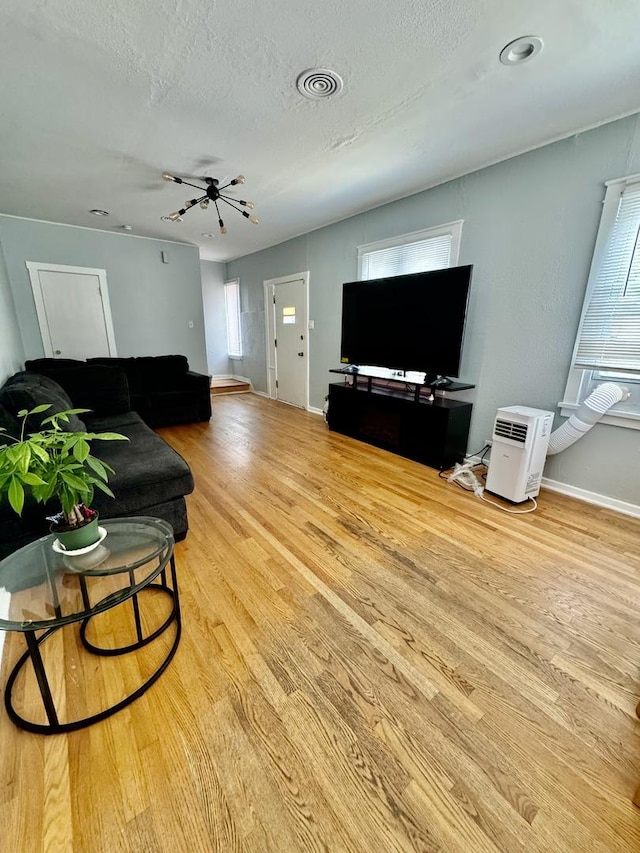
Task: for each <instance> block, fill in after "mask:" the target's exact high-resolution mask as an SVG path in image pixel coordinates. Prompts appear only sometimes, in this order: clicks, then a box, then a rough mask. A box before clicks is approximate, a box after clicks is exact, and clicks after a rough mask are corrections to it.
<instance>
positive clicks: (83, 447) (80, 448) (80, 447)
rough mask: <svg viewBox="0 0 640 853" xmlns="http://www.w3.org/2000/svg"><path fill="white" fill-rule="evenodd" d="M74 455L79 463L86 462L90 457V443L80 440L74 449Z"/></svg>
mask: <svg viewBox="0 0 640 853" xmlns="http://www.w3.org/2000/svg"><path fill="white" fill-rule="evenodd" d="M73 455H74V456H75V458H76V459H77V460H78V462H84V460H85V459H86V458H87V456H88V455H89V443H88V442H87V441H85V440H84V439H83V438H81V439H79V440H78V441H77V442H76V444H75V445H74V448H73Z"/></svg>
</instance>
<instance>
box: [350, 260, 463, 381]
mask: <svg viewBox="0 0 640 853" xmlns="http://www.w3.org/2000/svg"><path fill="white" fill-rule="evenodd" d="M472 269H473V267H472V266H464V267H449V268H447V269H442V270H434V271H432V272H421V273H413V274H412V275H398V276H393V277H390V278H376V279H369V281H351V282H346V283H345V284H343V286H342V340H341V347H340V360H341V362H342V363H343V364H349V365H354V366H358V365H375V366H376V367H386V368H389V369H391V370H403V371H406V370H410V371H419V372H424V373H425V374H426V377H425V381H427V380H428V379H432V378H434V377H438V376H446V377H452V376H458V375H459V372H460V358H461V355H462V342H463V338H464V326H465V318H466V313H467V302H468V298H469V285H470V284H471V272H472Z"/></svg>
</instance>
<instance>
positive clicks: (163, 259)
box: [160, 252, 169, 264]
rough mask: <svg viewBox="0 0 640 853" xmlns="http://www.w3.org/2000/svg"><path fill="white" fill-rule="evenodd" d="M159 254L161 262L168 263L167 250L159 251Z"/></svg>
mask: <svg viewBox="0 0 640 853" xmlns="http://www.w3.org/2000/svg"><path fill="white" fill-rule="evenodd" d="M160 255H161V257H162V263H163V264H168V263H169V252H160Z"/></svg>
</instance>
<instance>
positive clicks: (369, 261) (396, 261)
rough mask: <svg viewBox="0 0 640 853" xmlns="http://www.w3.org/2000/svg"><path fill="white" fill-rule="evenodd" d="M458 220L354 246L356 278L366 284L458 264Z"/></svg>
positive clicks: (460, 231) (460, 224) (460, 226)
mask: <svg viewBox="0 0 640 853" xmlns="http://www.w3.org/2000/svg"><path fill="white" fill-rule="evenodd" d="M461 233H462V220H459V221H457V222H449V223H447V224H446V225H440V226H438V227H437V228H427V229H425V230H423V231H414V232H413V233H412V234H404V235H402V236H400V237H392V238H391V239H389V240H380V241H378V242H377V243H367V244H366V245H365V246H358V278H359V279H360V281H368V280H369V279H372V278H384V277H386V276H393V275H405V274H408V273H413V272H428V271H429V270H440V269H444V268H445V267H455V266H457V264H458V254H459V250H460V235H461Z"/></svg>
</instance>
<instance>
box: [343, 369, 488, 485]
mask: <svg viewBox="0 0 640 853" xmlns="http://www.w3.org/2000/svg"><path fill="white" fill-rule="evenodd" d="M330 373H339V374H343V375H344V377H345V379H344V381H343V382H341V383H332V384H330V385H329V411H328V417H327V420H328V424H329V429H331V430H334V431H336V432H340V433H342V434H343V435H348V436H351V437H352V438H357V439H360V440H361V441H366V442H367V443H368V444H374V445H376V446H377V447H382V448H384V449H385V450H391V451H393V452H394V453H398V454H399V455H401V456H406V457H407V458H409V459H414V460H415V461H417V462H422V463H424V464H426V465H431V466H432V467H434V468H449V467H451V466H452V465H453V464H454V463H455V462H459V461H461V460H462V459H463V457H464V455H465V453H466V452H467V443H468V439H469V425H470V422H471V411H472V404H471V403H468V402H464V401H462V400H456V399H454V398H452V397H450V396H448V394H449V393H453V392H455V391H462V390H466V389H470V388H473V387H475V386H473V385H471V384H468V383H464V382H455V381H453V380H451V379H447V377H439V376H436V377H433V376H432V377H427V382H415V381H412V380H411V379H410V378H407V377H402V376H398V372H397V371H391V370H388V371H385V370H375V371H367V370H363V369H359V368H357V367H351V366H350V367H343V368H340V369H338V370H331V371H330ZM429 380H431V381H430V382H429ZM434 380H435V381H434ZM438 380H444V382H442V381H438ZM438 391H440V392H441V393H440V394H438V395H437V394H436V392H438ZM443 392H446V394H444V393H443Z"/></svg>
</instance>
